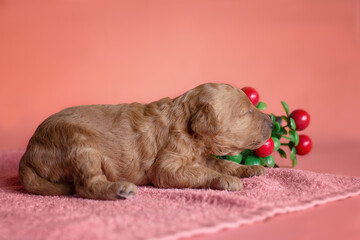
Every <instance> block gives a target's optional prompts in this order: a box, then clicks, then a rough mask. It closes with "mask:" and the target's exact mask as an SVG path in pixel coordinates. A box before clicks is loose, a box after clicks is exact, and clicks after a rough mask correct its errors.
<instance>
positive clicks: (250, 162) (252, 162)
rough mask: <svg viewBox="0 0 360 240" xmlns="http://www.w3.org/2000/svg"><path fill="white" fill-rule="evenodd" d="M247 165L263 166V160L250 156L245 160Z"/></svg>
mask: <svg viewBox="0 0 360 240" xmlns="http://www.w3.org/2000/svg"><path fill="white" fill-rule="evenodd" d="M245 165H261V158H259V157H257V156H248V157H247V158H246V160H245Z"/></svg>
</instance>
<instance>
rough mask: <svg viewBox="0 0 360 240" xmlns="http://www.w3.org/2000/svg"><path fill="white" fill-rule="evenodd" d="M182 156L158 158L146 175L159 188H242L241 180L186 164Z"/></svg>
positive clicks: (237, 189) (234, 189) (235, 189)
mask: <svg viewBox="0 0 360 240" xmlns="http://www.w3.org/2000/svg"><path fill="white" fill-rule="evenodd" d="M187 162H188V161H186V159H184V157H181V156H177V157H174V155H169V156H166V155H165V156H161V157H160V158H158V159H157V160H156V161H155V163H154V164H153V166H152V167H151V169H150V171H149V172H148V177H149V179H150V181H151V182H152V184H153V185H154V186H156V187H160V188H212V189H221V190H229V191H239V190H241V189H242V183H241V180H240V179H239V178H237V177H234V176H230V175H225V174H222V173H219V172H217V171H214V170H212V169H210V168H208V167H206V166H200V165H194V164H190V165H189V164H188V163H187Z"/></svg>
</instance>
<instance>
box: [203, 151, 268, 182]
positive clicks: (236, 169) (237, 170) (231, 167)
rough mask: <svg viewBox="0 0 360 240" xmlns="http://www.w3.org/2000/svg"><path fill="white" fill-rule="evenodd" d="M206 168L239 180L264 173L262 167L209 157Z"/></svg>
mask: <svg viewBox="0 0 360 240" xmlns="http://www.w3.org/2000/svg"><path fill="white" fill-rule="evenodd" d="M206 166H207V167H209V168H211V169H213V170H215V171H218V172H221V173H223V174H228V175H232V176H237V177H240V178H244V177H252V176H259V175H262V174H264V173H265V172H266V170H265V168H264V167H263V166H245V165H241V164H238V163H235V162H232V161H228V160H223V159H217V158H214V157H211V156H210V157H208V158H207V161H206Z"/></svg>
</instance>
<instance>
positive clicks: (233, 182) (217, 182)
mask: <svg viewBox="0 0 360 240" xmlns="http://www.w3.org/2000/svg"><path fill="white" fill-rule="evenodd" d="M210 187H211V188H212V189H219V190H228V191H240V190H241V189H242V182H241V180H240V179H239V178H237V177H234V176H228V175H221V176H218V177H215V178H214V179H213V180H212V182H211V184H210Z"/></svg>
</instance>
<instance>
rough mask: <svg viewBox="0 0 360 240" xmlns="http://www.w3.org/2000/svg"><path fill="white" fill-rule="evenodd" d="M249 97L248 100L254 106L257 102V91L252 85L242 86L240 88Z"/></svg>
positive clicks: (258, 98) (258, 97)
mask: <svg viewBox="0 0 360 240" xmlns="http://www.w3.org/2000/svg"><path fill="white" fill-rule="evenodd" d="M241 90H242V91H243V92H244V93H245V94H246V95H247V96H248V98H249V99H250V101H251V102H252V103H253V104H254V105H255V106H256V105H257V104H258V103H259V100H260V96H259V93H258V92H257V91H256V90H255V89H254V88H252V87H244V88H242V89H241Z"/></svg>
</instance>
